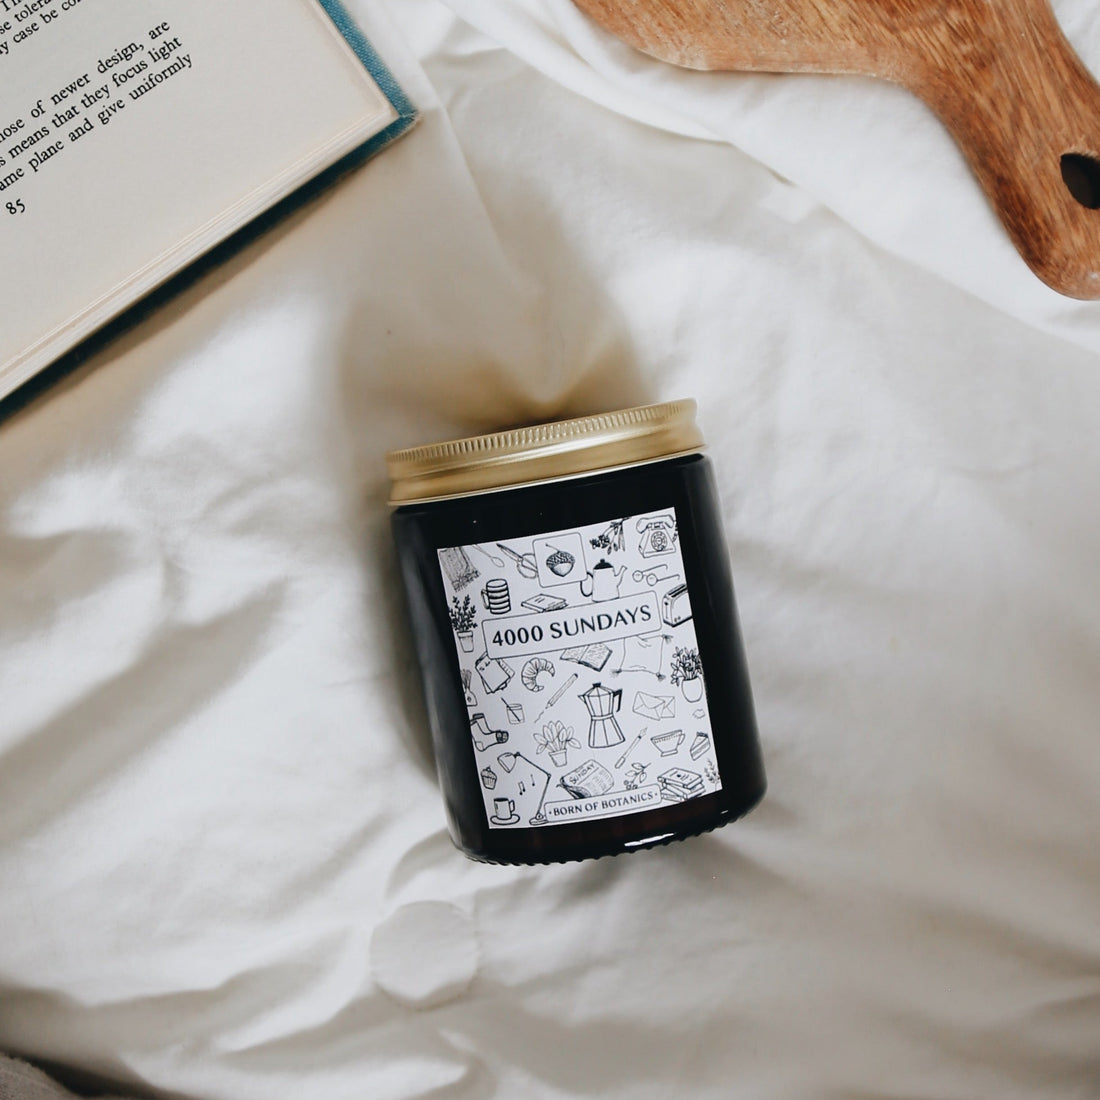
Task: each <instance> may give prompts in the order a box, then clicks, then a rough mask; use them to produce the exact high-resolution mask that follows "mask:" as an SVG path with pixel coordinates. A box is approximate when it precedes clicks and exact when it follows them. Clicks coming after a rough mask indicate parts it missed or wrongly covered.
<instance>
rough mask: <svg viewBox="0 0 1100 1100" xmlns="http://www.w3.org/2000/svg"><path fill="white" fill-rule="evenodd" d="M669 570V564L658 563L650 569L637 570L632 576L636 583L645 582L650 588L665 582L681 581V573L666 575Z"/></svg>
mask: <svg viewBox="0 0 1100 1100" xmlns="http://www.w3.org/2000/svg"><path fill="white" fill-rule="evenodd" d="M667 568H668V562H658V563H657V564H656V565H651V566H650V567H649V568H648V569H635V570H634V572H633V574H632V576H633V577H634V579H635V580H636V581H645V582H646V584H648V585H649V587H650V588H652V587H653V586H654V585H657V584H662V583H663V582H664V581H677V580H679V579H680V574H679V573H666V572H665V570H666V569H667Z"/></svg>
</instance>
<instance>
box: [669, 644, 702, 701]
mask: <svg viewBox="0 0 1100 1100" xmlns="http://www.w3.org/2000/svg"><path fill="white" fill-rule="evenodd" d="M670 673H671V679H672V682H673V684H677V685H679V688H680V690H681V691H682V692H683V693H684V698H685V699H686V700H687V701H688V702H689V703H698V702H699V700H700V699H702V698H703V680H702V676H703V664H702V662H701V661H700V660H699V650H697V649H695V648H694V647H691V648H681V647H680V646H677V647H676V651H675V653H673V654H672V665H671V667H670Z"/></svg>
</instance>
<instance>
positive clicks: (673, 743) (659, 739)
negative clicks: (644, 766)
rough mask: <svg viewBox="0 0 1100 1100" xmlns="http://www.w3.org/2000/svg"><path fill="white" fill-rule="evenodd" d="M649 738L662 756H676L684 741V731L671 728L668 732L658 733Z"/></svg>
mask: <svg viewBox="0 0 1100 1100" xmlns="http://www.w3.org/2000/svg"><path fill="white" fill-rule="evenodd" d="M649 740H650V742H651V743H652V745H653V747H654V748H655V749H656V750H657V751H658V752H659V753H660V754H661V755H662V756H675V755H676V754H677V753H678V752H679V751H680V746H681V745H682V744H683V743H684V731H683V730H669V731H668V733H658V734H656V735H655V736H653V737H651V738H650V739H649Z"/></svg>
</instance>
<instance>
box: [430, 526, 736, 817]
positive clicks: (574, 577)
mask: <svg viewBox="0 0 1100 1100" xmlns="http://www.w3.org/2000/svg"><path fill="white" fill-rule="evenodd" d="M679 534H680V532H679V531H678V529H677V524H676V515H675V513H674V512H673V511H672V510H671V509H670V510H666V511H662V512H654V513H651V514H647V515H637V514H635V515H633V516H604V517H603V518H602V519H600V520H599V522H593V523H591V524H582V525H578V526H576V527H573V528H570V529H567V530H548V531H543V532H538V533H535V534H533V535H532V534H523V535H519V536H516V537H506V538H503V539H501V541H488V542H484V543H478V544H471V545H468V546H458V547H451V548H445V549H442V550H440V551H439V552H438V556H439V570H440V578H441V580H442V599H443V606H442V607H441V608H439V614H440V616H442V615H443V614H446V615H447V619H444V620H443V622H444V629H446V625H447V623H448V622H449V625H450V627H451V628H452V629H451V631H450V635H451V639H450V643H449V644H453V646H454V652H455V654H456V656H457V658H458V661H457V671H456V673H455V674H456V675H459V676H460V677H461V688H462V692H463V696H464V698H465V700H466V706H467V714H468V715H469V720H470V739H471V751H470V759H471V760H476V761H477V763H476V767H475V768H474V772H473V775H472V777H471V781H472V782H476V784H477V786H478V788H479V789H480V790H481V792H482V801H483V806H484V812H485V822H486V826H487V827H488V828H489V829H527V828H530V827H532V826H539V827H548V828H553V827H554V826H556V825H564V824H567V823H569V822H576V821H584V820H590V819H596V818H606V817H616V816H620V815H623V814H636V813H641V812H645V811H646V810H649V809H657V808H659V807H661V806H662V805H664V806H667V805H668V804H669V803H675V802H681V801H685V800H687V799H690V798H697V797H700V796H701V795H705V794H708V793H710V792H713V791H716V790H720V789H721V787H722V776H721V772H720V770H719V767H718V758H717V756H716V750H715V745H714V735H713V732H712V730H711V728H710V726H709V719H708V712H707V706H706V693H705V690H704V676H705V672H704V670H703V665H702V657H701V656H700V647H699V637H698V635H697V633H696V630H697V629H698V628H697V623H696V618H695V617H693V611H701V610H702V609H701V607H700V606H699V604H698V595H699V594H698V593H696V594H695V595H696V601H695V606H694V607H693V605H692V600H691V595H692V593H691V592H690V591H689V589H688V587H687V586H686V585H685V584H684V578H685V577H686V576H688V572H687V570H686V569H685V563H684V558H683V556H682V553H681V542H680V538H679ZM475 563H476V564H475ZM479 567H480V570H481V575H480V576H479V572H478V569H479ZM475 579H476V583H475ZM475 658H476V659H475ZM475 673H476V675H475ZM596 677H599V680H596V679H595V678H596ZM594 680H595V682H593V681H594ZM707 686H709V685H707ZM456 688H457V684H456ZM684 699H687V700H688V702H687V703H685V702H684V701H683V700H684ZM689 712H691V713H692V715H693V717H692V718H686V715H687V714H688V713H689ZM678 723H679V724H678ZM688 723H690V725H688ZM685 726H687V728H684V727H685Z"/></svg>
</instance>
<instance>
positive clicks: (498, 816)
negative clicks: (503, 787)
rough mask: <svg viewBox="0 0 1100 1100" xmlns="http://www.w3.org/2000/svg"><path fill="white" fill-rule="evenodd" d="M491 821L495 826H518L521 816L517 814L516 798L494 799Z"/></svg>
mask: <svg viewBox="0 0 1100 1100" xmlns="http://www.w3.org/2000/svg"><path fill="white" fill-rule="evenodd" d="M489 820H490V821H491V822H492V823H493V824H494V825H516V824H518V823H519V814H517V813H516V800H515V799H514V798H503V797H502V798H494V799H493V816H492V817H490V818H489Z"/></svg>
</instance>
